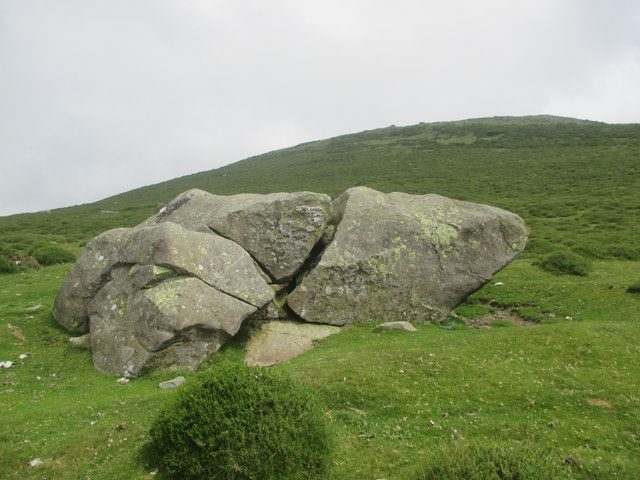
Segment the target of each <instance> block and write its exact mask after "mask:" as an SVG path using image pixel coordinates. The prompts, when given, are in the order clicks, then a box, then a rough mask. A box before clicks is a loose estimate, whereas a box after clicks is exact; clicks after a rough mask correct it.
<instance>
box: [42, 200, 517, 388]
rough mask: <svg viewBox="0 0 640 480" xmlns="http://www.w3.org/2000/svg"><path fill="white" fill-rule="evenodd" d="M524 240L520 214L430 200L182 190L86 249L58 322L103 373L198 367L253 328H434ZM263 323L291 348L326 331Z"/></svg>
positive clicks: (61, 300)
mask: <svg viewBox="0 0 640 480" xmlns="http://www.w3.org/2000/svg"><path fill="white" fill-rule="evenodd" d="M525 241H526V230H525V227H524V224H523V222H522V220H521V219H520V217H518V216H517V215H514V214H511V213H509V212H506V211H504V210H500V209H497V208H493V207H489V206H486V205H477V204H472V203H467V202H460V201H456V200H450V199H447V198H444V197H440V196H438V195H425V196H414V195H407V194H402V193H392V194H388V195H387V194H383V193H380V192H376V191H375V190H371V189H368V188H364V187H358V188H353V189H350V190H348V191H346V192H345V193H343V194H342V195H340V196H339V197H338V198H336V199H335V200H334V201H331V200H330V199H329V197H327V196H326V195H321V194H315V193H309V192H302V193H278V194H270V195H253V194H247V195H235V196H231V197H222V196H217V195H211V194H209V193H206V192H203V191H200V190H190V191H188V192H186V193H183V194H181V195H180V196H178V197H177V198H176V199H175V200H173V201H172V202H171V203H169V204H168V205H166V206H165V207H164V208H163V209H162V210H161V211H160V212H159V213H158V214H157V215H154V216H153V217H151V218H149V219H148V220H146V221H145V222H143V223H142V224H141V225H139V226H138V227H135V228H129V229H127V228H122V229H115V230H111V231H109V232H106V233H104V234H102V235H100V236H98V237H96V238H95V239H94V240H92V241H91V242H90V243H89V244H88V245H87V247H86V248H85V250H84V252H83V253H82V255H81V257H80V259H79V260H78V262H77V263H76V265H75V266H74V267H73V269H72V271H71V273H70V274H69V277H68V278H67V279H66V281H65V283H64V285H63V287H62V289H61V291H60V293H59V294H58V296H57V298H56V302H55V306H54V317H55V318H56V320H57V321H58V322H59V323H60V324H62V325H63V326H65V327H66V328H67V329H69V330H70V331H74V332H80V333H86V332H90V339H91V348H92V355H93V361H94V364H95V365H96V366H97V367H98V368H99V369H101V370H104V371H107V372H110V373H114V374H117V375H124V376H137V375H140V374H142V373H143V372H144V371H146V370H149V369H153V368H172V367H179V368H187V369H193V368H195V367H197V365H198V364H199V363H200V362H202V360H204V359H205V358H206V357H207V356H208V355H210V354H211V353H213V352H215V351H216V350H218V348H220V346H221V345H222V344H223V343H224V342H226V341H228V340H229V339H230V338H232V337H233V336H234V335H235V334H236V333H237V332H238V331H239V329H240V328H241V326H242V324H243V323H244V322H245V321H246V320H247V319H248V318H250V317H252V318H256V319H263V320H266V319H268V320H272V321H273V320H278V319H283V318H288V319H289V320H292V319H293V320H297V321H306V322H311V323H324V324H330V325H338V326H340V325H346V324H350V323H353V322H359V321H369V320H406V321H417V322H426V321H430V320H438V319H441V318H442V317H444V316H446V315H447V314H448V312H449V311H450V310H451V309H452V308H454V307H455V306H456V305H457V304H458V303H460V302H461V301H463V300H464V299H465V298H466V297H467V296H468V295H469V294H470V293H472V292H473V291H475V290H477V289H478V288H480V287H481V286H482V285H483V284H484V283H485V282H487V281H488V280H489V279H490V278H491V276H492V275H493V274H494V273H495V272H496V271H498V270H499V269H501V268H503V267H504V266H505V265H506V264H508V263H509V262H510V261H511V260H513V259H514V258H515V257H516V256H517V255H518V254H519V253H520V252H521V251H522V249H523V247H524V243H525ZM270 325H271V327H273V328H271V327H265V332H268V333H270V336H273V334H274V333H276V334H278V335H279V336H280V338H284V337H286V336H288V337H289V339H291V338H293V337H296V339H297V340H295V342H294V343H296V342H297V343H300V342H302V343H305V342H307V340H304V341H302V340H300V339H301V338H303V337H304V338H307V337H309V338H312V337H313V336H314V335H316V333H315V331H314V333H312V334H307V333H304V334H302V333H300V332H298V330H300V331H302V330H305V332H306V330H309V329H311V330H314V328H315V330H318V331H320V330H321V328H320V327H319V326H317V325H316V326H313V325H307V327H300V324H296V323H291V322H289V323H288V324H286V325H285V326H287V327H291V328H294V330H296V332H294V333H295V335H293V334H292V333H287V332H284V333H283V332H282V331H281V330H282V328H283V324H280V323H278V322H274V323H271V324H270ZM292 325H293V327H292ZM276 327H277V328H276ZM269 328H271V330H273V331H271V330H269ZM274 328H275V330H274ZM322 331H323V332H324V330H322ZM298 334H300V335H301V336H300V338H298V337H297V335H298ZM278 335H276V336H278ZM298 340H300V341H298ZM310 342H311V340H309V341H308V343H309V344H310ZM276 343H285V342H281V341H277V342H276ZM254 345H255V343H254ZM305 345H306V343H305ZM268 349H272V350H273V353H272V354H270V353H269V352H265V351H264V349H262V351H261V353H260V358H261V359H260V360H255V358H254V360H251V358H249V357H251V355H250V356H249V357H248V361H256V362H258V363H262V364H270V363H271V362H273V361H274V359H276V360H277V359H279V358H281V357H282V358H284V357H283V355H281V353H279V352H281V351H283V349H282V348H280V347H268ZM302 350H304V349H302ZM302 350H301V351H302ZM254 352H255V350H254ZM252 355H253V354H252ZM287 355H288V354H287ZM252 358H253V357H252ZM256 358H257V357H256ZM278 361H280V360H278Z"/></svg>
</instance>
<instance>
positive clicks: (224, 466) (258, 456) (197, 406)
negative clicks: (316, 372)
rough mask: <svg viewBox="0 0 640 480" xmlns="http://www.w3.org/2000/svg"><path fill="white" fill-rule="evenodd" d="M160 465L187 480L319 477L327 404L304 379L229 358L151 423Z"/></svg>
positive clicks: (195, 381)
mask: <svg viewBox="0 0 640 480" xmlns="http://www.w3.org/2000/svg"><path fill="white" fill-rule="evenodd" d="M151 438H152V441H151V447H150V448H151V451H152V452H153V454H154V456H155V458H156V459H157V464H158V467H159V468H160V470H161V471H162V472H163V473H164V474H166V475H167V476H168V477H170V478H180V479H187V480H189V479H193V480H196V479H198V480H199V479H202V480H204V479H247V480H249V479H251V480H262V479H272V480H278V479H282V480H284V479H287V480H296V479H319V478H322V473H323V471H324V464H325V458H326V457H327V451H328V441H327V431H326V425H325V420H324V416H323V413H322V409H321V408H319V406H318V404H316V403H315V401H314V399H313V397H312V395H311V393H310V392H309V391H308V390H307V389H306V388H305V387H304V386H303V385H301V384H298V383H294V381H293V380H292V379H290V378H287V377H285V376H282V375H277V374H276V373H274V372H272V371H267V370H264V369H258V368H251V367H247V366H245V365H244V364H241V363H230V362H226V363H222V364H218V365H215V366H214V367H213V368H212V369H211V370H209V371H206V372H203V373H202V374H199V375H197V376H195V377H194V378H192V379H190V381H189V383H188V384H187V385H186V386H185V387H184V388H183V389H182V390H181V391H180V392H178V394H177V395H176V396H175V397H174V398H173V399H172V400H171V401H170V402H168V403H167V405H166V406H165V408H164V409H163V411H162V412H161V413H160V415H159V417H158V418H157V420H156V421H155V423H154V424H153V425H152V427H151Z"/></svg>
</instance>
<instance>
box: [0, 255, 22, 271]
mask: <svg viewBox="0 0 640 480" xmlns="http://www.w3.org/2000/svg"><path fill="white" fill-rule="evenodd" d="M17 271H18V266H17V265H16V263H15V262H14V261H12V260H9V259H8V258H5V257H0V273H16V272H17Z"/></svg>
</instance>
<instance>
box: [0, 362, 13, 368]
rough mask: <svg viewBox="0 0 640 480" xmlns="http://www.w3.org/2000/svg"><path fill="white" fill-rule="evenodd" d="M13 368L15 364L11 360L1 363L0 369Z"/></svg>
mask: <svg viewBox="0 0 640 480" xmlns="http://www.w3.org/2000/svg"><path fill="white" fill-rule="evenodd" d="M12 366H13V362H12V361H10V360H5V361H4V362H0V368H11V367H12Z"/></svg>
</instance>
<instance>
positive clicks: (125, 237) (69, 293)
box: [53, 222, 273, 333]
mask: <svg viewBox="0 0 640 480" xmlns="http://www.w3.org/2000/svg"><path fill="white" fill-rule="evenodd" d="M120 264H124V265H129V266H130V267H131V266H134V265H145V266H155V267H154V268H152V267H148V268H147V269H146V270H144V271H143V273H144V275H141V274H140V272H138V270H136V271H135V272H134V271H133V270H132V275H133V273H138V275H137V276H136V278H138V283H137V284H135V285H134V286H133V287H132V288H134V289H138V288H142V287H143V286H144V283H145V282H147V283H148V282H158V281H160V280H162V279H163V278H166V277H167V276H176V275H191V276H195V277H197V278H199V279H201V280H202V281H203V282H205V283H207V284H209V285H211V286H212V287H213V288H216V289H218V290H220V291H222V292H223V293H226V294H227V295H230V296H233V297H236V298H238V299H239V300H241V301H245V302H248V303H250V304H251V305H254V306H256V307H259V306H260V307H261V306H263V305H264V304H265V303H267V302H269V301H271V300H272V299H273V290H272V289H271V288H269V286H268V285H267V283H266V282H265V281H264V279H263V278H262V276H261V275H260V274H259V272H258V269H257V268H256V266H255V264H254V262H253V260H252V259H251V257H250V256H249V255H248V254H247V253H246V252H245V251H244V250H243V249H242V248H241V247H239V246H238V245H237V244H236V243H234V242H232V241H230V240H227V239H225V238H222V237H220V236H218V235H215V234H212V233H208V234H207V233H200V232H194V231H191V230H187V229H185V228H182V227H180V226H178V225H176V224H174V223H171V222H166V223H162V224H160V225H157V226H154V227H137V228H120V229H115V230H110V231H108V232H105V233H103V234H102V235H99V236H98V237H96V238H95V239H93V240H92V241H91V242H89V244H87V246H86V248H85V249H84V251H83V252H82V255H81V256H80V258H79V259H78V261H77V262H76V264H75V265H74V266H73V268H72V270H71V272H70V273H69V276H68V277H67V279H66V280H65V282H64V284H63V286H62V289H61V290H60V293H59V294H58V296H57V297H56V301H55V304H54V311H53V315H54V317H55V319H56V320H57V321H58V322H59V323H60V324H61V325H63V326H64V327H66V328H67V329H68V330H70V331H72V332H80V333H86V332H87V331H88V330H89V312H88V305H89V302H91V300H92V299H93V298H94V297H95V295H96V294H97V293H98V291H99V290H100V289H101V288H102V287H104V285H105V284H106V283H107V282H108V281H109V280H110V278H111V270H112V269H113V267H114V266H116V265H120ZM149 269H150V270H149Z"/></svg>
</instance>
